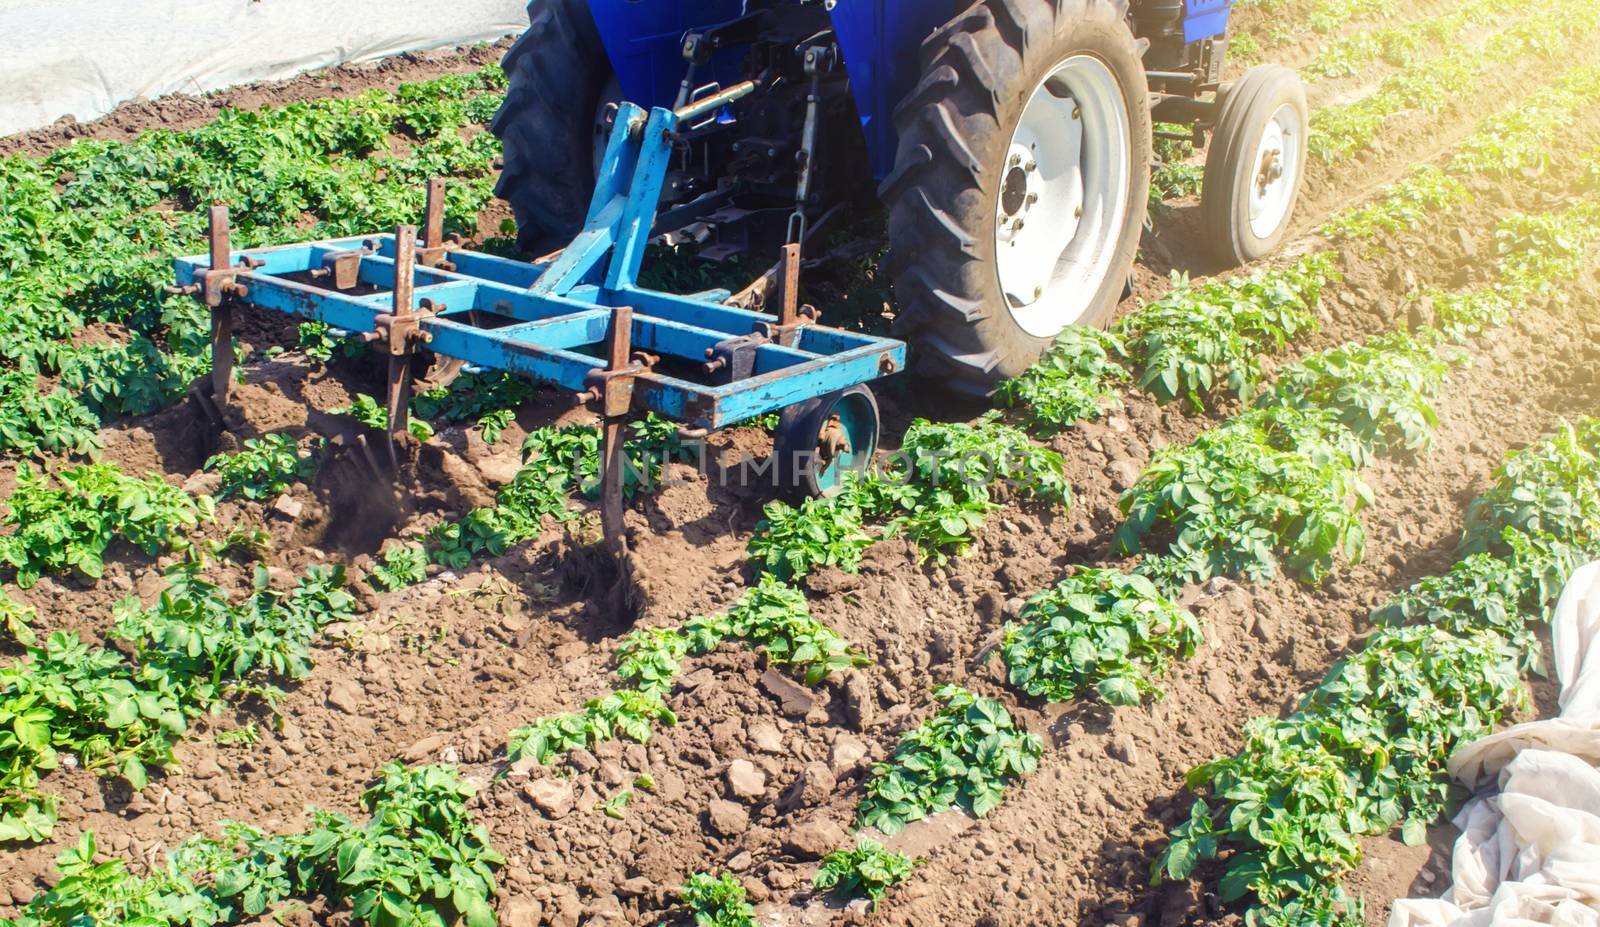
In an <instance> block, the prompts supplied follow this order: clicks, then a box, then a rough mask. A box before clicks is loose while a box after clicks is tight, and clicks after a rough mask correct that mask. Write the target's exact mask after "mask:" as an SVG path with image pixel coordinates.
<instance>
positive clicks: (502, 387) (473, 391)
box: [411, 373, 539, 444]
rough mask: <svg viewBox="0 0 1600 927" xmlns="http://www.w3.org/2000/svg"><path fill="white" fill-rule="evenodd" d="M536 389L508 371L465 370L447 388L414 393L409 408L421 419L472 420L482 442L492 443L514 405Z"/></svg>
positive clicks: (534, 393) (505, 424)
mask: <svg viewBox="0 0 1600 927" xmlns="http://www.w3.org/2000/svg"><path fill="white" fill-rule="evenodd" d="M538 392H539V387H538V384H536V383H534V382H533V381H532V380H528V379H524V378H522V377H519V376H516V375H515V374H509V373H465V374H462V375H461V376H460V377H459V378H457V380H456V381H455V382H454V383H452V384H450V385H449V386H448V387H441V388H439V389H435V390H428V391H426V392H422V393H418V394H417V396H416V398H415V399H413V400H412V401H411V411H412V413H413V414H414V415H416V416H417V417H418V418H421V419H438V418H443V419H444V420H446V421H449V422H464V421H472V422H475V423H476V424H477V426H478V430H479V432H480V434H482V436H483V441H484V443H485V444H496V443H498V442H499V440H500V435H501V433H502V432H504V431H505V429H506V427H507V426H508V425H510V424H511V422H512V421H513V420H514V417H515V410H516V408H517V407H518V406H520V405H522V404H523V403H525V402H527V401H529V400H531V399H532V398H533V397H534V396H535V395H536V394H537V393H538Z"/></svg>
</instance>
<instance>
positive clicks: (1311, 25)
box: [1239, 0, 1396, 46]
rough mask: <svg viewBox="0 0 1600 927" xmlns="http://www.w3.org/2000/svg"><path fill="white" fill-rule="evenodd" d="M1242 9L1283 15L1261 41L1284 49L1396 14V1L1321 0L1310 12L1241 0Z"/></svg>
mask: <svg viewBox="0 0 1600 927" xmlns="http://www.w3.org/2000/svg"><path fill="white" fill-rule="evenodd" d="M1239 6H1240V7H1241V8H1244V7H1254V8H1256V9H1259V10H1261V11H1263V12H1266V13H1281V14H1282V15H1281V17H1280V20H1281V21H1274V22H1272V23H1270V24H1268V25H1267V27H1266V29H1265V30H1264V34H1263V35H1261V36H1259V37H1258V41H1260V42H1261V43H1262V44H1264V45H1267V46H1272V45H1283V44H1286V43H1288V42H1293V41H1296V40H1298V39H1301V38H1303V37H1305V36H1307V35H1327V34H1328V33H1330V32H1333V31H1334V30H1335V29H1338V28H1339V27H1340V26H1342V25H1344V24H1345V23H1347V22H1349V21H1351V20H1353V19H1356V18H1359V17H1366V16H1384V15H1387V14H1389V13H1392V12H1394V10H1395V6H1396V4H1395V0H1320V2H1318V3H1315V4H1313V5H1312V6H1311V8H1310V9H1308V10H1304V11H1301V10H1296V9H1293V8H1292V6H1293V4H1291V3H1290V0H1241V2H1240V3H1239Z"/></svg>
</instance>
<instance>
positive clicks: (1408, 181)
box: [1323, 64, 1600, 239]
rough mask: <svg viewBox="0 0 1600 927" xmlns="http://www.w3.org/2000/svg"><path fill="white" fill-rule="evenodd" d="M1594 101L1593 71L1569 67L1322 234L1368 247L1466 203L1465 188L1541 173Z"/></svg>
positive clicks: (1596, 78)
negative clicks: (1440, 159) (1441, 158)
mask: <svg viewBox="0 0 1600 927" xmlns="http://www.w3.org/2000/svg"><path fill="white" fill-rule="evenodd" d="M1596 99H1600V67H1596V66H1595V65H1592V64H1582V65H1577V66H1575V67H1573V68H1571V69H1569V70H1568V71H1566V72H1565V73H1563V74H1562V75H1561V76H1560V77H1559V78H1558V79H1557V80H1556V81H1555V82H1554V83H1553V84H1551V85H1550V86H1548V87H1545V88H1543V89H1541V90H1540V91H1538V92H1537V93H1535V94H1534V95H1533V96H1532V97H1530V98H1528V99H1527V100H1526V101H1524V102H1523V103H1522V104H1520V105H1518V106H1517V107H1515V108H1514V109H1511V110H1508V111H1504V112H1500V113H1496V114H1494V115H1492V116H1489V117H1488V118H1486V119H1484V120H1483V121H1482V122H1480V123H1479V125H1478V128H1477V130H1476V131H1475V132H1474V133H1473V134H1472V135H1471V136H1470V137H1468V138H1467V139H1466V140H1465V141H1463V142H1462V143H1461V144H1460V145H1458V146H1457V147H1456V148H1455V150H1454V152H1453V153H1452V154H1451V156H1450V157H1449V159H1448V160H1447V161H1445V163H1444V164H1443V165H1442V166H1434V165H1420V166H1418V167H1416V168H1414V169H1412V171H1411V172H1410V173H1409V174H1407V175H1406V176H1405V177H1403V178H1401V179H1400V180H1399V181H1398V182H1396V183H1395V184H1393V185H1391V186H1389V187H1386V188H1385V189H1383V190H1382V191H1380V192H1379V194H1378V196H1377V197H1376V198H1375V199H1374V201H1372V202H1370V203H1366V204H1364V205H1361V206H1357V207H1353V208H1351V209H1348V210H1346V211H1344V212H1342V213H1339V214H1338V215H1336V216H1334V217H1333V218H1332V219H1331V220H1329V221H1328V222H1327V223H1326V224H1325V225H1324V226H1323V232H1324V233H1325V234H1329V235H1332V236H1334V237H1336V238H1352V239H1372V238H1374V237H1376V236H1377V235H1378V234H1379V233H1381V232H1399V231H1408V230H1411V229H1415V228H1417V227H1419V226H1420V225H1422V223H1424V222H1425V221H1427V220H1428V218H1429V217H1430V216H1432V215H1434V214H1436V213H1438V212H1441V211H1443V210H1445V209H1449V208H1451V207H1454V206H1457V205H1460V204H1462V203H1465V202H1467V200H1468V199H1469V197H1470V195H1471V194H1470V193H1469V191H1468V187H1467V181H1469V180H1471V179H1473V178H1476V177H1485V178H1489V179H1492V180H1499V181H1506V180H1510V179H1512V178H1514V177H1526V176H1527V175H1529V174H1533V173H1542V172H1543V171H1544V170H1545V169H1546V168H1547V167H1548V165H1549V161H1550V157H1551V151H1552V147H1553V146H1552V143H1553V142H1554V141H1555V140H1556V138H1557V136H1558V135H1559V134H1560V133H1562V132H1563V131H1564V130H1566V129H1568V128H1570V127H1571V126H1572V125H1573V124H1574V123H1575V122H1576V121H1577V120H1578V118H1579V116H1580V114H1581V113H1582V112H1583V110H1584V107H1586V106H1588V105H1589V104H1591V103H1593V102H1594V101H1595V100H1596Z"/></svg>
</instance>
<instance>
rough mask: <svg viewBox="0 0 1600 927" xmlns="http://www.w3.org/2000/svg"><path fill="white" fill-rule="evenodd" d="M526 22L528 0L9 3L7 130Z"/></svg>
mask: <svg viewBox="0 0 1600 927" xmlns="http://www.w3.org/2000/svg"><path fill="white" fill-rule="evenodd" d="M527 26H528V16H527V7H526V0H450V2H448V3H441V2H439V0H0V135H10V134H13V133H16V132H22V131H25V130H28V129H34V128H38V127H40V126H46V125H49V124H50V123H52V122H55V121H56V120H57V119H60V118H61V117H62V116H66V115H71V116H74V117H76V118H77V119H78V120H79V121H84V120H89V119H94V118H96V117H99V116H103V115H105V114H106V113H108V112H110V111H111V110H112V109H114V108H115V107H116V106H117V105H118V104H119V103H124V102H126V101H128V100H133V99H137V98H140V97H143V98H146V99H154V98H156V97H160V96H164V95H166V94H170V93H194V94H198V93H206V92H208V91H211V90H217V89H220V88H223V87H231V86H235V85H237V84H244V83H250V82H252V81H259V80H279V79H283V78H288V77H294V76H295V75H297V74H302V73H304V72H306V71H310V70H315V69H317V68H325V67H331V66H333V65H337V64H344V63H349V62H358V61H371V60H374V59H377V58H383V57H387V56H389V55H396V54H399V53H401V52H406V51H420V50H423V49H429V48H440V47H443V46H448V45H460V44H467V43H472V42H484V41H492V40H494V39H498V38H500V37H502V36H505V35H511V34H513V33H520V32H521V31H523V30H524V29H526V28H527Z"/></svg>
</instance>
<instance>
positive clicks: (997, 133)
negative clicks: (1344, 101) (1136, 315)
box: [493, 0, 1306, 394]
mask: <svg viewBox="0 0 1600 927" xmlns="http://www.w3.org/2000/svg"><path fill="white" fill-rule="evenodd" d="M1232 5H1233V0H977V2H973V0H533V2H532V3H531V4H530V5H529V8H528V12H529V19H530V23H531V25H530V28H529V29H528V31H527V33H526V34H524V35H523V36H522V38H521V39H520V40H519V41H518V42H517V43H516V45H515V46H514V47H513V48H512V49H511V51H510V53H509V54H507V55H506V58H505V70H506V73H507V76H508V79H509V92H508V95H507V97H506V101H505V103H504V105H503V106H502V108H501V109H500V111H499V113H498V115H497V116H496V118H495V120H494V123H493V130H494V132H495V133H496V134H497V135H498V136H499V137H500V138H501V140H502V141H503V142H504V146H505V163H504V171H503V173H502V176H501V179H500V184H499V188H498V192H499V194H500V196H501V197H502V198H504V199H505V200H507V201H509V202H510V203H511V205H512V207H513V208H514V210H515V213H516V218H517V222H518V227H519V241H520V243H521V245H522V246H523V248H524V249H525V250H528V251H533V252H536V253H544V252H545V251H550V250H554V249H557V248H562V247H565V246H567V245H568V244H569V243H571V242H572V240H573V238H574V236H575V235H577V234H578V233H579V231H580V230H581V229H582V228H583V227H584V224H585V220H586V216H587V214H588V210H589V207H590V204H591V199H592V196H593V193H594V190H595V182H596V178H597V177H599V176H601V175H602V173H603V171H604V164H603V161H604V158H605V156H606V155H605V151H606V146H607V141H608V139H609V138H610V136H611V134H612V126H613V123H614V122H615V120H616V118H617V113H618V111H619V106H622V105H625V104H624V102H623V101H628V102H629V103H633V104H638V105H640V106H642V107H645V108H650V107H664V108H668V109H679V110H681V109H683V108H684V107H685V106H690V105H693V104H694V103H695V102H696V101H707V102H708V103H709V104H711V105H709V106H707V107H702V109H705V110H706V112H705V113H704V114H703V115H702V116H701V117H700V118H698V119H697V120H696V121H694V122H692V123H688V124H685V125H682V126H680V127H679V128H678V130H677V133H676V135H675V136H674V138H673V139H672V148H673V154H672V163H671V165H670V167H669V168H668V171H667V174H666V178H665V181H664V185H663V191H662V194H661V200H660V204H659V212H658V214H657V215H656V218H655V223H654V227H653V229H652V232H653V233H655V234H667V235H679V236H692V237H693V238H694V239H696V240H698V241H700V242H701V249H700V251H699V253H700V254H701V255H702V256H703V257H705V258H708V259H712V260H717V259H722V258H726V257H730V256H733V255H739V254H750V255H762V254H766V255H776V254H780V253H783V254H785V255H786V258H790V259H794V260H798V252H799V251H800V249H801V248H802V247H804V246H805V245H806V244H807V243H808V242H810V241H811V240H812V239H813V238H814V237H815V236H816V235H817V234H818V233H819V232H820V231H822V230H825V229H827V228H829V227H830V226H834V225H836V224H838V223H839V222H840V220H841V219H842V217H844V216H846V215H847V214H849V212H850V211H851V210H852V209H853V208H858V207H861V206H863V205H866V204H871V203H872V202H873V201H874V200H875V199H876V200H877V201H880V202H881V203H882V205H883V206H884V207H886V208H887V211H888V216H889V219H888V236H889V245H890V251H889V256H888V260H887V269H888V272H889V274H890V277H891V279H892V282H893V286H894V290H895V294H896V298H897V301H898V303H899V314H898V317H897V320H896V334H897V335H898V336H900V337H901V338H903V339H905V340H906V341H908V342H909V344H910V348H911V363H912V366H913V369H914V370H916V371H918V372H920V373H922V374H925V375H928V376H930V377H932V378H934V379H935V380H936V381H937V382H939V383H941V384H943V385H945V386H948V387H950V388H953V389H955V390H957V391H962V392H968V393H973V394H982V393H986V392H987V391H989V390H990V389H992V388H993V386H994V385H995V384H996V383H997V382H999V381H1000V380H1003V379H1005V378H1008V377H1014V376H1016V375H1017V374H1019V373H1021V372H1022V371H1023V370H1025V369H1026V368H1027V367H1028V366H1029V365H1030V364H1032V363H1033V362H1034V361H1036V360H1037V359H1038V357H1039V356H1040V354H1041V353H1042V352H1043V351H1044V349H1045V348H1046V347H1047V346H1048V345H1049V343H1050V341H1051V339H1052V338H1053V337H1054V336H1055V335H1056V334H1057V333H1059V332H1060V331H1061V330H1062V329H1063V328H1064V327H1065V326H1067V325H1069V324H1073V323H1077V324H1087V325H1095V324H1103V323H1105V322H1106V321H1107V320H1108V319H1109V317H1110V315H1111V313H1112V311H1113V309H1114V308H1115V306H1116V304H1117V302H1118V301H1119V300H1120V299H1121V297H1122V296H1123V295H1124V294H1125V288H1126V286H1127V281H1128V279H1129V274H1130V271H1131V268H1132V264H1133V260H1134V254H1135V251H1136V249H1137V247H1138V244H1139V237H1140V232H1141V229H1142V228H1143V226H1144V224H1145V212H1146V210H1145V203H1146V198H1147V195H1148V190H1149V181H1150V169H1151V164H1152V160H1153V153H1152V144H1153V142H1152V140H1153V137H1154V136H1156V135H1160V134H1163V132H1162V131H1160V130H1165V132H1168V133H1173V134H1177V135H1179V136H1181V137H1182V138H1184V139H1189V140H1193V141H1195V142H1199V143H1202V144H1207V143H1208V144H1209V148H1208V151H1207V160H1206V165H1205V173H1204V194H1203V203H1202V208H1201V215H1202V225H1201V228H1202V235H1203V239H1204V240H1203V241H1202V242H1198V243H1197V244H1200V245H1203V246H1204V247H1205V248H1206V249H1207V250H1209V251H1210V252H1211V253H1212V254H1213V255H1215V257H1216V258H1217V259H1219V260H1220V261H1222V262H1224V263H1225V264H1230V265H1231V264H1238V263H1243V262H1246V261H1251V260H1254V259H1256V258H1260V257H1262V256H1264V255H1266V254H1267V253H1268V252H1270V251H1271V250H1272V249H1273V248H1274V247H1275V246H1276V245H1277V244H1278V242H1279V241H1280V240H1281V238H1282V237H1283V235H1284V232H1285V230H1286V228H1287V226H1288V224H1289V219H1290V215H1291V213H1292V211H1293V207H1294V203H1295V200H1296V198H1297V196H1298V194H1299V189H1300V186H1301V181H1302V178H1303V174H1304V165H1305V150H1306V104H1305V92H1304V89H1303V87H1302V85H1301V83H1300V81H1299V79H1298V77H1297V76H1296V75H1295V74H1294V73H1293V72H1292V71H1290V70H1288V69H1286V68H1282V67H1277V66H1271V65H1268V66H1262V67H1257V68H1253V69H1251V70H1250V71H1249V72H1247V73H1246V74H1245V75H1244V76H1243V77H1242V79H1240V80H1238V81H1235V82H1232V83H1224V82H1223V81H1222V74H1223V61H1224V57H1225V52H1226V49H1227V38H1226V32H1227V26H1228V18H1229V14H1230V12H1231V9H1232ZM735 87H737V88H739V90H738V92H737V93H734V94H729V93H728V88H735ZM718 94H728V95H729V96H737V97H738V99H736V100H734V101H733V102H728V103H726V104H719V101H718V99H717V95H718ZM1178 129H1181V131H1175V130H1178ZM786 249H787V250H786ZM791 252H793V253H792V254H791ZM788 273H789V272H788V271H786V270H784V268H783V267H782V266H781V265H780V266H779V267H777V268H775V269H774V271H773V272H771V273H769V274H768V275H767V276H766V277H765V278H763V279H762V280H758V281H757V283H756V285H754V286H752V287H751V288H749V289H747V290H745V291H744V292H742V293H739V294H735V295H734V296H733V297H732V299H731V300H730V302H731V303H732V304H734V305H739V306H742V307H744V308H747V309H753V310H760V309H762V308H763V302H764V301H765V300H767V298H768V295H769V293H770V292H772V291H779V292H781V291H782V290H783V280H784V278H785V276H786V275H787V274H788Z"/></svg>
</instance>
